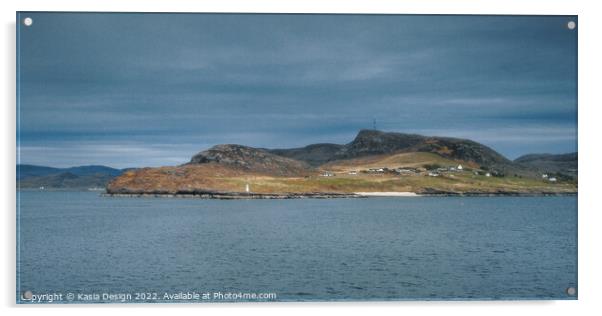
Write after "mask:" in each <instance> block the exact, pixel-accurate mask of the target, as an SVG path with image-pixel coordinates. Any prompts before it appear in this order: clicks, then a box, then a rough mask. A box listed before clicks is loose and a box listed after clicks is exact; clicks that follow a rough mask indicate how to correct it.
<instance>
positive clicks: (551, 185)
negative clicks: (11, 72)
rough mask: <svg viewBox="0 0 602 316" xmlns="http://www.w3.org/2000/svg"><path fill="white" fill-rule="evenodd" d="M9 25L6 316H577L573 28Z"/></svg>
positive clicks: (33, 20) (479, 19) (128, 18)
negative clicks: (379, 304)
mask: <svg viewBox="0 0 602 316" xmlns="http://www.w3.org/2000/svg"><path fill="white" fill-rule="evenodd" d="M17 25H18V26H17V70H18V71H17V87H18V91H17V109H18V111H17V113H18V115H17V124H18V125H17V129H18V130H17V144H18V147H17V155H18V160H17V161H18V164H17V166H16V167H17V288H16V300H17V303H26V304H34V303H124V302H125V303H141V302H144V303H155V302H161V303H165V302H169V303H215V302H238V301H251V302H259V301H261V302H264V301H267V302H277V301H388V300H531V299H537V300H542V299H543V300H548V299H554V300H572V299H576V298H577V292H578V287H577V197H576V195H577V146H576V141H577V138H576V133H577V94H576V91H577V77H576V74H577V73H576V72H577V68H576V67H577V29H578V20H577V17H576V16H478V15H470V16H462V15H455V16H454V15H452V16H438V15H432V16H431V15H330V14H325V15H292V14H168V13H162V14H142V13H56V12H55V13H52V12H19V13H17Z"/></svg>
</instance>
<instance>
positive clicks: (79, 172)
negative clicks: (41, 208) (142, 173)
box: [17, 164, 127, 189]
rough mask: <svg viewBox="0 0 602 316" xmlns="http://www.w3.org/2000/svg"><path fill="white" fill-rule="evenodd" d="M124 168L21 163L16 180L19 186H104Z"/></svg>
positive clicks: (18, 166)
mask: <svg viewBox="0 0 602 316" xmlns="http://www.w3.org/2000/svg"><path fill="white" fill-rule="evenodd" d="M125 170H127V169H115V168H110V167H106V166H79V167H71V168H53V167H45V166H36V165H26V164H23V165H17V181H18V183H19V185H20V187H21V188H40V187H44V188H57V189H58V188H93V187H103V188H104V187H105V186H106V185H107V183H108V182H109V181H110V180H111V179H113V178H115V177H117V176H119V175H121V174H122V173H123V172H124V171H125Z"/></svg>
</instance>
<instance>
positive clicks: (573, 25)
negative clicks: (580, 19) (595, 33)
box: [566, 21, 577, 30]
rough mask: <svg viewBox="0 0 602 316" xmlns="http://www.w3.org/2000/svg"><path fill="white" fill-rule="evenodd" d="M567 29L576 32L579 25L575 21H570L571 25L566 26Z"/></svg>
mask: <svg viewBox="0 0 602 316" xmlns="http://www.w3.org/2000/svg"><path fill="white" fill-rule="evenodd" d="M566 27H568V28H569V30H574V29H575V28H576V27H577V23H575V21H569V23H567V24H566Z"/></svg>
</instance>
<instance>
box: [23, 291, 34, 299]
mask: <svg viewBox="0 0 602 316" xmlns="http://www.w3.org/2000/svg"><path fill="white" fill-rule="evenodd" d="M32 297H33V293H31V291H25V292H24V293H23V298H24V299H26V300H30V299H31V298H32Z"/></svg>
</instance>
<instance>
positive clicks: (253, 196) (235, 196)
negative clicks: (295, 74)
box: [100, 191, 578, 200]
mask: <svg viewBox="0 0 602 316" xmlns="http://www.w3.org/2000/svg"><path fill="white" fill-rule="evenodd" d="M100 195H101V196H103V197H131V198H145V197H153V198H197V199H217V200H260V199H264V200H284V199H337V198H339V199H340V198H379V197H380V198H383V197H403V198H405V197H504V196H508V197H541V196H577V195H578V192H503V191H498V192H425V193H415V192H354V193H333V192H324V193H320V192H315V193H274V194H270V193H246V192H245V193H241V192H178V193H167V192H148V193H146V192H143V193H134V192H132V193H127V192H124V193H109V192H106V193H101V194H100Z"/></svg>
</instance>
